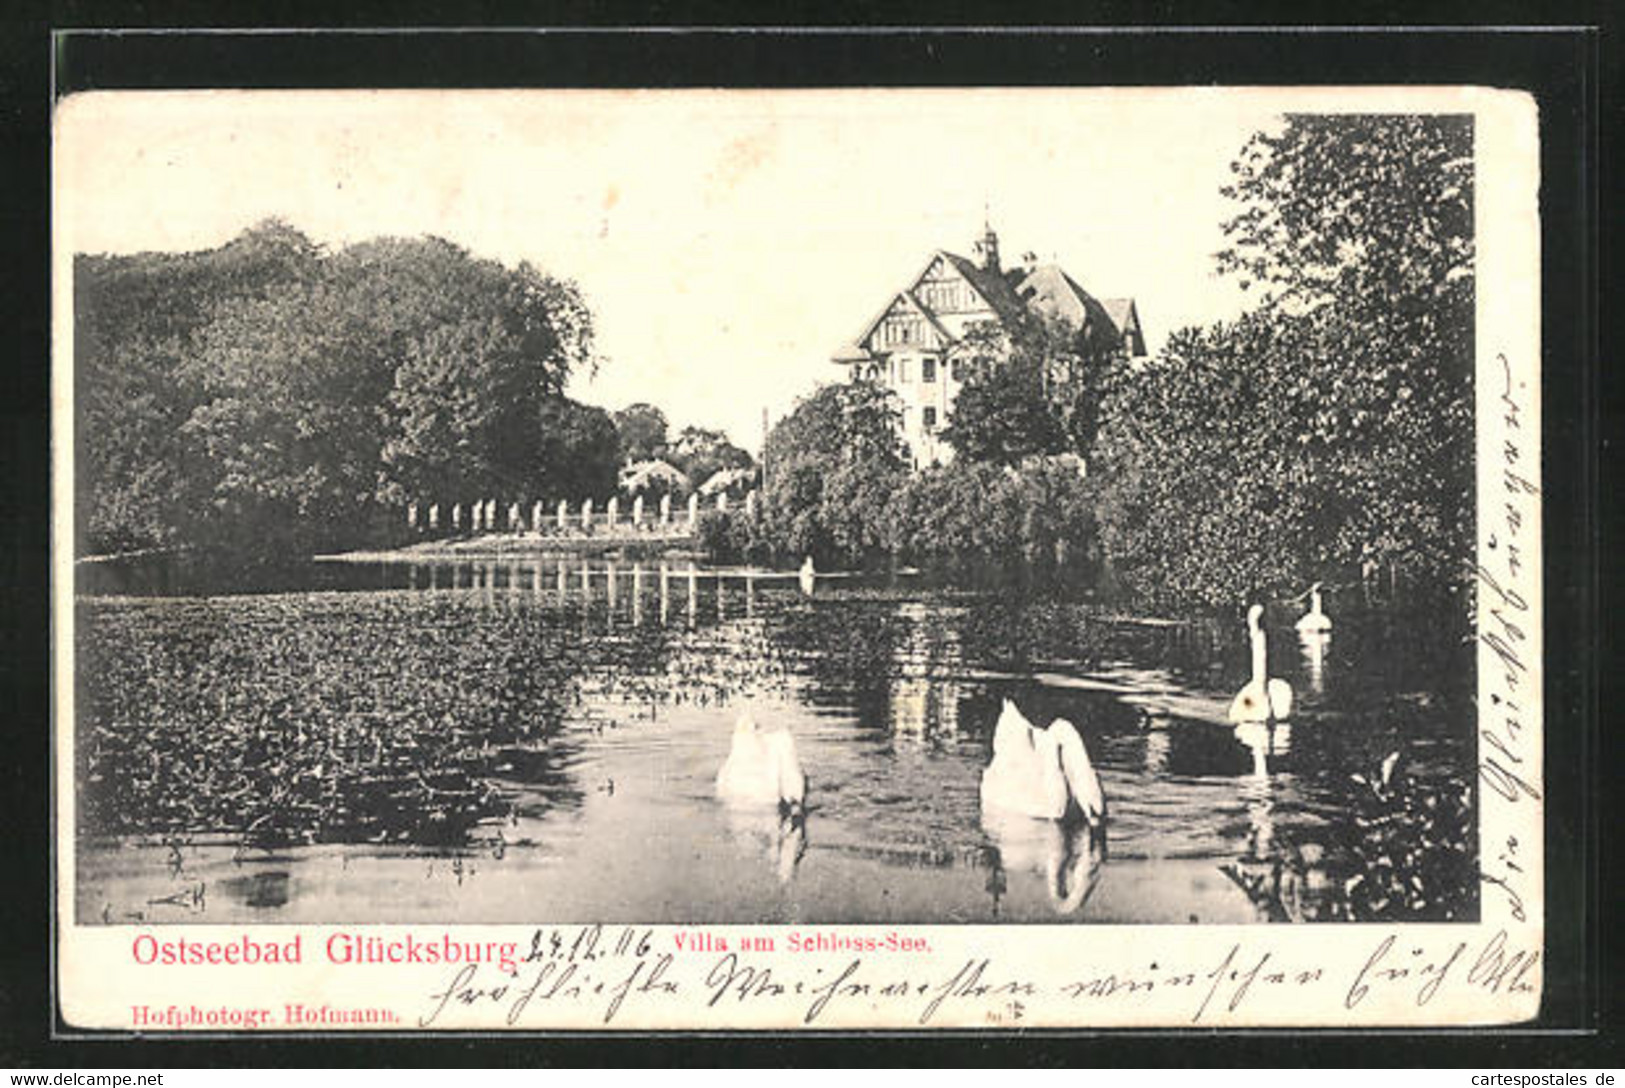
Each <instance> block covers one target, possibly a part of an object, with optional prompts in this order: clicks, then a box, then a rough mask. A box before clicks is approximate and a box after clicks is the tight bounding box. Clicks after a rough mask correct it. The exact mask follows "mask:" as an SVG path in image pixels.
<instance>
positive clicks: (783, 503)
mask: <svg viewBox="0 0 1625 1088" xmlns="http://www.w3.org/2000/svg"><path fill="white" fill-rule="evenodd" d="M896 420H897V410H896V406H895V404H894V403H893V398H892V396H891V394H890V393H888V392H887V391H885V390H884V389H881V388H880V387H878V386H876V385H873V384H871V383H868V382H854V383H844V384H838V385H828V386H824V387H823V388H821V389H819V390H818V391H817V392H816V393H814V394H813V395H812V396H811V397H808V398H806V399H804V400H803V401H801V402H800V403H799V404H797V406H796V408H795V410H794V411H793V412H791V414H790V415H789V416H787V417H786V418H785V419H783V420H781V421H780V422H779V424H778V425H777V426H776V427H774V429H773V430H772V431H771V432H770V433H769V435H768V441H767V454H766V458H765V462H766V467H767V473H766V475H767V479H766V484H765V487H764V489H763V492H762V500H763V501H762V502H761V504H760V506H759V508H758V510H757V512H756V514H755V516H754V517H752V516H750V515H748V514H747V512H746V511H744V510H742V509H740V508H737V507H736V508H733V509H732V510H731V511H730V512H729V513H727V514H723V513H719V512H716V511H710V512H708V513H707V514H706V515H705V516H704V517H702V519H701V522H700V542H701V545H702V546H703V547H704V548H705V549H706V550H707V551H708V552H709V553H710V554H711V555H713V556H715V557H717V558H726V559H750V560H753V561H757V562H778V563H789V564H794V563H797V562H799V561H800V560H801V559H802V558H803V557H805V556H809V555H810V556H812V557H813V558H814V560H815V562H816V563H817V564H818V565H819V566H825V567H827V566H829V565H832V564H833V565H842V566H865V565H874V564H875V563H877V562H882V561H885V562H904V563H911V564H919V565H922V566H927V567H930V568H933V569H938V570H945V571H949V572H954V573H972V572H977V571H982V570H986V569H988V568H991V567H1006V566H1012V565H1018V566H1023V567H1025V568H1027V569H1029V570H1031V571H1034V572H1037V573H1041V574H1042V573H1051V572H1054V571H1056V570H1058V569H1061V568H1063V567H1066V568H1068V569H1069V570H1074V571H1075V570H1077V569H1079V566H1080V564H1093V563H1094V562H1096V561H1097V560H1098V554H1097V550H1096V547H1095V529H1094V504H1095V499H1094V495H1093V494H1092V492H1091V490H1090V488H1089V486H1088V484H1087V482H1086V481H1085V480H1084V478H1083V476H1082V474H1081V472H1080V468H1081V462H1080V461H1079V460H1078V459H1077V458H1076V457H1068V456H1060V457H1029V458H1028V459H1027V460H1026V461H1024V462H1022V463H1021V464H1020V465H1001V464H996V463H993V462H982V461H973V460H970V459H967V458H961V459H956V460H955V461H953V462H952V463H950V464H948V465H945V466H938V467H935V468H931V469H928V470H926V471H923V472H918V473H910V472H909V470H908V465H907V461H906V460H905V455H904V452H903V448H902V444H901V440H900V438H899V432H898V430H897V423H896Z"/></svg>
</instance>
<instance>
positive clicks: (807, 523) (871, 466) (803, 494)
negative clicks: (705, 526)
mask: <svg viewBox="0 0 1625 1088" xmlns="http://www.w3.org/2000/svg"><path fill="white" fill-rule="evenodd" d="M898 419H899V416H898V412H897V407H896V405H895V404H894V403H893V398H892V397H891V395H890V394H889V393H888V392H886V391H885V390H883V389H881V388H879V387H878V386H875V385H872V384H870V383H868V382H854V383H843V384H837V385H826V386H823V387H822V388H820V389H819V390H818V391H817V392H815V393H813V394H812V395H811V396H809V397H806V398H804V399H802V400H801V401H800V402H798V403H797V404H796V407H795V409H794V411H792V412H791V413H790V414H789V415H788V416H786V417H785V418H783V419H781V420H780V421H779V422H778V423H777V424H775V425H774V427H773V429H772V430H771V431H769V432H768V436H767V443H766V445H765V447H764V450H763V455H762V456H763V461H764V463H765V465H766V479H765V480H764V483H763V488H762V495H761V499H762V502H761V506H760V515H761V516H760V518H759V530H758V531H759V534H760V537H761V543H762V549H763V550H766V551H767V552H770V553H771V554H772V555H774V556H779V557H783V558H794V559H797V560H799V558H800V557H801V556H805V555H811V556H813V557H814V558H815V560H817V561H818V563H819V564H820V565H823V566H827V565H829V564H830V563H832V562H841V563H854V562H862V561H864V560H865V559H867V558H872V557H875V556H878V555H880V554H882V553H883V552H884V551H885V549H886V546H887V545H888V543H889V542H890V540H891V536H890V534H889V533H888V531H887V524H888V520H887V508H888V504H889V503H890V501H891V496H892V494H893V493H894V492H895V491H896V490H897V489H898V488H899V487H900V486H902V484H903V482H904V481H905V480H906V479H907V477H908V460H907V458H906V456H905V454H904V451H903V445H902V439H901V437H900V431H899V429H898Z"/></svg>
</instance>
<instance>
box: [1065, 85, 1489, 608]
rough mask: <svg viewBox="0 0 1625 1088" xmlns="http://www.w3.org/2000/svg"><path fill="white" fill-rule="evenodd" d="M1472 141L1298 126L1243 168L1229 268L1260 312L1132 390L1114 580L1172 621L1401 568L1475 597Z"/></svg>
mask: <svg viewBox="0 0 1625 1088" xmlns="http://www.w3.org/2000/svg"><path fill="white" fill-rule="evenodd" d="M1471 155H1472V147H1471V130H1470V127H1469V124H1468V122H1467V121H1466V120H1464V119H1462V118H1451V117H1343V116H1339V117H1294V118H1289V119H1288V120H1287V122H1286V124H1285V126H1284V128H1283V130H1282V131H1281V132H1280V133H1279V134H1278V135H1270V134H1265V133H1260V134H1259V135H1257V136H1255V137H1253V139H1252V140H1250V141H1249V142H1248V144H1247V145H1246V146H1245V147H1244V148H1243V149H1242V152H1241V155H1240V157H1239V158H1238V159H1237V161H1236V163H1235V165H1234V171H1235V175H1236V181H1235V183H1234V184H1233V185H1231V186H1229V187H1227V188H1226V190H1225V192H1226V194H1227V195H1229V196H1231V197H1232V198H1234V199H1236V200H1237V201H1239V202H1240V203H1241V204H1242V210H1241V211H1240V213H1239V214H1238V215H1236V216H1235V217H1234V218H1233V219H1231V220H1230V221H1229V222H1228V223H1227V224H1225V230H1226V233H1227V235H1228V236H1229V238H1230V242H1231V245H1230V247H1229V248H1228V249H1226V250H1225V251H1224V252H1223V253H1220V254H1219V255H1218V263H1219V267H1220V269H1221V270H1222V271H1224V272H1227V273H1229V274H1233V275H1237V276H1240V277H1242V280H1243V284H1244V286H1246V287H1247V288H1248V289H1250V290H1255V291H1257V292H1258V293H1259V295H1260V302H1259V304H1258V305H1257V306H1256V307H1255V308H1254V309H1253V310H1252V311H1251V312H1250V313H1249V314H1247V315H1246V316H1245V317H1243V318H1242V319H1241V320H1240V321H1238V322H1235V323H1233V324H1228V325H1218V326H1214V327H1212V328H1210V329H1199V330H1185V331H1183V332H1181V333H1179V334H1176V335H1175V336H1174V337H1172V338H1170V341H1169V347H1168V348H1167V350H1166V351H1165V352H1164V354H1163V356H1162V357H1161V358H1159V359H1158V360H1156V361H1155V362H1153V363H1151V364H1149V365H1147V366H1145V367H1143V368H1141V369H1140V370H1138V371H1136V372H1134V373H1133V374H1129V375H1125V376H1124V377H1123V380H1120V381H1117V382H1115V383H1113V385H1112V390H1111V393H1110V396H1109V401H1108V404H1107V407H1106V410H1105V414H1106V422H1105V424H1104V426H1103V430H1102V433H1101V437H1100V440H1099V442H1098V443H1097V454H1098V460H1099V463H1100V465H1101V467H1102V468H1103V469H1104V478H1105V487H1104V494H1103V498H1102V510H1101V517H1102V522H1103V529H1102V531H1103V536H1104V538H1105V542H1106V547H1107V550H1108V553H1109V555H1110V560H1111V564H1112V567H1113V569H1114V570H1115V571H1116V572H1117V573H1118V574H1119V575H1120V576H1121V577H1122V578H1123V579H1124V581H1126V582H1127V583H1128V584H1129V585H1130V587H1131V588H1133V589H1135V590H1137V591H1138V592H1139V593H1140V594H1142V595H1144V596H1147V597H1151V598H1154V599H1158V600H1161V601H1164V602H1167V603H1170V604H1181V603H1191V602H1204V603H1209V604H1220V603H1226V604H1234V603H1236V602H1237V601H1239V600H1240V599H1242V597H1243V596H1244V595H1250V594H1252V593H1255V592H1257V591H1258V590H1260V589H1263V588H1266V587H1270V586H1282V587H1284V586H1289V585H1291V586H1301V585H1303V584H1304V583H1306V582H1308V581H1311V580H1314V579H1316V578H1321V577H1326V576H1327V575H1328V574H1331V573H1333V572H1341V573H1343V574H1345V575H1354V574H1358V573H1359V572H1361V571H1365V570H1369V569H1371V568H1372V567H1373V566H1378V565H1387V566H1390V567H1394V566H1402V567H1404V568H1405V569H1406V570H1407V571H1408V572H1410V573H1412V574H1414V575H1415V576H1416V577H1417V579H1418V580H1419V581H1425V582H1426V583H1428V584H1434V585H1442V586H1446V587H1451V586H1456V585H1459V584H1460V582H1461V580H1462V578H1463V572H1464V570H1465V565H1466V562H1467V560H1468V559H1469V558H1470V556H1471V539H1472V538H1471V532H1472V458H1473V445H1472V361H1473V320H1472V317H1473V315H1472V310H1473V306H1472V301H1473V289H1472V252H1473V242H1472V234H1471V224H1472V216H1471V199H1472V197H1471V174H1472V159H1471Z"/></svg>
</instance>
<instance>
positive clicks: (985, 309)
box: [833, 228, 1145, 468]
mask: <svg viewBox="0 0 1625 1088" xmlns="http://www.w3.org/2000/svg"><path fill="white" fill-rule="evenodd" d="M975 254H976V260H971V259H969V258H966V257H962V256H959V255H958V254H956V253H950V252H948V251H947V250H937V251H936V252H935V253H933V254H932V255H931V256H930V258H929V259H927V261H926V262H925V266H924V267H923V268H922V269H921V270H920V272H919V274H917V275H916V276H915V277H914V278H913V279H912V280H910V281H909V282H908V284H907V285H905V286H904V287H903V289H902V290H900V291H898V292H897V293H896V294H895V295H893V296H892V297H891V298H890V299H888V300H887V301H886V304H885V305H884V306H883V307H882V308H881V309H880V311H879V312H878V313H876V314H875V315H874V316H873V317H872V318H871V319H870V320H869V323H868V324H867V325H865V326H864V327H863V330H862V332H860V333H859V334H858V336H857V338H856V339H855V340H853V341H852V342H851V343H849V344H847V345H844V346H843V347H842V348H841V349H840V350H839V351H837V352H836V353H835V355H834V356H833V361H834V362H835V363H837V364H839V365H841V366H844V367H846V368H847V370H848V376H849V377H850V378H851V380H853V381H873V382H879V383H881V384H882V385H885V386H886V387H887V388H889V389H890V390H892V391H893V392H894V393H896V394H897V397H898V400H899V401H900V402H901V405H902V411H903V437H904V439H905V440H906V441H907V443H908V448H909V453H910V455H911V457H912V458H913V461H914V464H915V467H917V468H918V467H923V466H926V465H931V464H938V463H941V462H944V461H947V460H948V459H949V457H950V456H951V454H952V451H951V450H950V449H949V447H948V446H947V444H946V443H945V442H943V441H942V438H941V432H942V429H943V427H944V426H945V425H946V424H947V422H948V413H949V412H950V411H951V410H952V408H953V403H954V398H955V397H956V396H957V395H958V393H959V388H960V384H961V381H962V379H963V377H964V374H963V363H962V360H961V355H962V352H961V351H960V350H959V349H960V348H961V346H962V345H963V343H964V341H965V337H966V335H967V334H968V333H969V332H970V331H971V330H972V329H973V328H975V327H976V326H977V325H979V324H985V323H993V324H995V325H1006V324H1008V323H1010V322H1013V321H1014V320H1016V319H1017V318H1018V317H1020V316H1021V315H1022V314H1024V313H1041V314H1046V315H1050V316H1057V317H1061V318H1063V319H1065V320H1067V321H1069V322H1071V323H1072V324H1074V325H1076V326H1078V327H1079V328H1082V329H1086V330H1087V329H1090V328H1098V329H1100V330H1102V331H1104V332H1105V333H1106V334H1107V335H1109V336H1112V337H1114V338H1116V339H1118V340H1120V341H1121V342H1122V344H1123V346H1124V349H1125V350H1126V351H1127V352H1128V354H1129V355H1131V356H1141V355H1144V354H1145V337H1144V335H1143V333H1142V332H1141V329H1140V317H1139V313H1138V311H1137V309H1136V307H1135V305H1134V300H1133V299H1107V300H1105V301H1098V300H1096V299H1095V298H1094V297H1093V296H1091V295H1089V294H1088V293H1087V292H1086V291H1084V290H1083V288H1082V287H1080V286H1078V284H1077V282H1076V281H1074V280H1073V279H1072V278H1071V277H1070V276H1068V275H1067V274H1066V273H1065V272H1064V271H1062V270H1061V268H1060V267H1059V266H1057V265H1053V264H1051V265H1039V264H1038V263H1037V261H1036V260H1034V259H1033V258H1032V256H1031V254H1028V255H1026V256H1025V257H1024V258H1023V260H1022V261H1021V262H1020V264H1018V265H1017V266H1016V267H1014V268H1010V269H1004V268H1002V267H1001V266H1000V263H999V242H998V236H997V235H995V234H994V233H993V230H992V228H988V229H987V230H986V231H985V233H984V234H983V235H982V238H981V239H980V240H979V241H978V242H977V243H976V246H975Z"/></svg>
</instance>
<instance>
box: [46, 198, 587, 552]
mask: <svg viewBox="0 0 1625 1088" xmlns="http://www.w3.org/2000/svg"><path fill="white" fill-rule="evenodd" d="M74 272H75V277H74V292H75V293H74V302H75V307H74V330H75V340H74V343H75V351H74V359H75V367H76V405H77V410H78V421H77V443H78V446H77V448H78V452H79V465H80V472H81V478H80V481H79V484H80V486H79V489H78V496H79V499H80V512H81V519H80V524H81V526H82V527H83V530H84V534H85V536H84V540H83V542H82V545H81V546H82V547H86V548H88V549H91V550H104V549H106V550H112V549H118V548H129V547H142V546H152V545H167V544H193V545H200V546H220V547H225V548H229V549H232V550H234V551H235V550H240V549H241V550H251V551H252V550H258V551H261V552H274V551H276V550H278V549H280V548H282V547H284V546H286V545H290V544H291V545H293V546H296V547H304V546H319V545H323V544H330V543H335V542H344V541H345V540H346V539H347V538H352V537H353V536H355V535H357V534H359V533H361V532H362V531H363V530H365V529H367V528H369V527H370V520H371V518H372V517H373V516H374V515H376V514H377V513H379V512H380V511H381V510H382V509H383V508H384V506H385V505H386V504H392V503H400V502H404V501H405V500H406V499H407V498H408V497H414V498H415V497H428V496H434V495H437V494H441V493H444V492H445V491H448V490H453V489H455V493H456V494H458V495H462V494H463V493H465V492H469V491H472V492H473V493H484V492H489V491H492V490H499V491H501V492H502V493H505V494H515V493H520V494H537V493H538V491H539V490H540V489H542V488H559V489H562V490H568V489H569V488H571V487H581V488H587V487H591V488H594V489H596V490H598V491H602V490H606V489H607V488H610V487H613V486H614V473H615V468H616V466H617V461H618V452H617V451H618V445H617V440H616V438H615V431H614V427H613V425H612V424H611V423H610V421H609V419H608V416H607V415H606V414H604V413H601V412H597V410H589V409H585V408H582V407H581V406H572V404H571V402H568V401H566V400H565V399H564V397H563V393H562V390H563V388H564V384H565V382H566V381H567V380H568V378H569V377H570V375H571V374H573V373H576V372H578V371H580V370H582V369H584V368H589V367H591V366H592V365H593V360H594V356H593V351H592V318H591V314H590V313H589V312H588V310H587V307H586V304H585V302H584V301H583V300H582V298H581V296H580V293H579V292H578V291H577V289H576V288H575V286H574V285H573V284H571V283H569V282H567V281H563V280H558V279H555V278H553V277H550V276H548V275H546V274H544V273H542V272H539V271H538V270H536V269H534V268H532V267H531V266H529V265H527V264H521V265H519V266H518V267H517V268H512V269H510V268H506V267H504V266H502V265H500V264H498V263H496V262H494V261H489V260H483V259H480V258H477V257H474V256H472V255H471V254H469V253H468V252H466V251H465V250H463V249H462V248H461V247H459V246H456V245H454V244H452V243H450V242H447V241H444V240H441V239H436V238H421V239H399V238H381V239H376V240H373V241H369V242H363V243H360V244H358V245H354V246H350V247H347V248H344V249H341V250H338V251H336V252H331V253H328V252H324V251H323V250H322V249H321V248H320V247H318V246H316V245H315V244H314V243H312V242H311V241H310V240H309V239H308V238H305V237H304V236H303V235H302V234H300V233H299V232H298V231H296V230H294V229H293V228H291V227H289V226H288V225H287V224H285V223H281V222H278V221H274V220H273V221H269V222H266V223H263V224H260V225H259V226H256V227H254V228H252V229H251V230H249V231H246V232H245V233H244V234H242V235H241V236H239V237H238V238H236V239H234V240H232V241H231V242H229V243H227V244H226V245H224V246H221V247H219V248H218V249H215V250H209V251H204V252H200V253H184V254H166V253H143V254H137V255H134V256H128V257H123V256H118V257H115V256H88V255H79V256H77V257H76V259H75V262H74ZM595 413H596V414H595ZM599 416H602V419H599V418H598V417H599ZM606 435H607V438H606ZM606 451H607V452H606ZM588 458H592V459H597V458H605V461H606V464H605V468H604V470H603V473H604V474H607V480H608V483H607V485H606V484H604V483H603V481H601V480H596V479H594V480H586V479H581V478H579V477H580V474H581V472H582V471H583V470H582V467H581V462H583V461H584V460H585V459H588Z"/></svg>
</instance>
